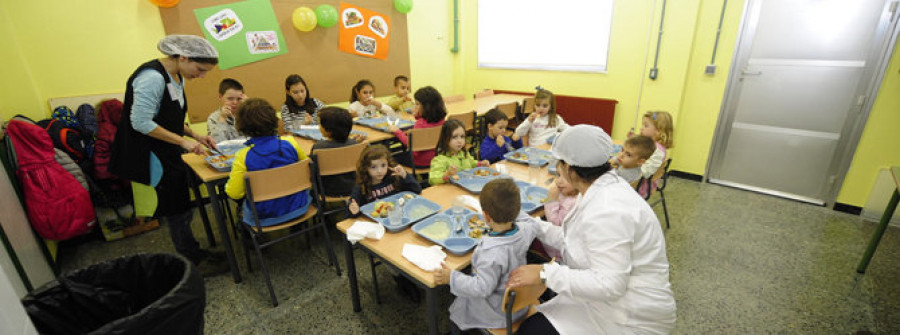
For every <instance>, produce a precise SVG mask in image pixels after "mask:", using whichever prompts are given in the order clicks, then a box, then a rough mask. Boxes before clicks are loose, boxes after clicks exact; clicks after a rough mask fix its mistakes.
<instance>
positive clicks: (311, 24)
mask: <svg viewBox="0 0 900 335" xmlns="http://www.w3.org/2000/svg"><path fill="white" fill-rule="evenodd" d="M291 21H293V22H294V28H297V30H299V31H312V30H313V28H315V27H316V23H318V22H317V20H316V12H314V11H313V10H312V9H310V8H309V7H297V9H294V14H293V15H291Z"/></svg>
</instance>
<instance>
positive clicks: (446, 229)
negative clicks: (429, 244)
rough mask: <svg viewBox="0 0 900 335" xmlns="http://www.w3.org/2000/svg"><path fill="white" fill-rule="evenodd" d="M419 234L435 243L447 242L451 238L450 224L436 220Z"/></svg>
mask: <svg viewBox="0 0 900 335" xmlns="http://www.w3.org/2000/svg"><path fill="white" fill-rule="evenodd" d="M419 233H421V234H422V235H424V236H426V237H428V238H430V239H432V240H435V241H442V240H446V239H447V238H448V237H450V222H447V221H445V220H440V219H439V220H435V221H434V223H432V224H430V225H428V227H425V228H423V229H422V230H420V231H419Z"/></svg>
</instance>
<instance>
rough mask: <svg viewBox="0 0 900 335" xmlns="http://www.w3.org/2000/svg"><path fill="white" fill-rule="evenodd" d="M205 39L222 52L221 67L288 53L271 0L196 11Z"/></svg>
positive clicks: (252, 1) (230, 66) (239, 64)
mask: <svg viewBox="0 0 900 335" xmlns="http://www.w3.org/2000/svg"><path fill="white" fill-rule="evenodd" d="M194 15H195V16H196V17H197V21H198V23H200V26H201V27H202V29H203V34H204V35H206V39H207V40H209V42H210V43H212V45H213V46H214V47H215V48H216V50H218V51H219V68H220V69H222V70H225V69H230V68H233V67H235V66H241V65H244V64H248V63H252V62H257V61H261V60H263V59H266V58H271V57H275V56H278V55H281V54H284V53H287V44H285V42H284V35H283V34H282V33H281V28H280V27H279V26H278V20H277V19H276V18H275V11H274V10H273V9H272V3H270V2H269V0H247V1H241V2H234V3H230V4H227V5H219V6H212V7H206V8H200V9H196V10H194Z"/></svg>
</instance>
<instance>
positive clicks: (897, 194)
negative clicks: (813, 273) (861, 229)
mask: <svg viewBox="0 0 900 335" xmlns="http://www.w3.org/2000/svg"><path fill="white" fill-rule="evenodd" d="M891 175H893V177H894V194H893V195H892V196H891V200H890V201H888V205H887V207H886V208H885V209H884V214H882V215H881V221H879V222H878V227H876V228H875V235H872V240H871V241H869V247H868V248H866V253H865V255H863V258H862V260H860V261H859V266H857V267H856V272H859V273H865V272H866V268H867V267H868V266H869V261H870V260H872V256H873V255H874V254H875V249H877V248H878V244H879V243H880V242H881V237H882V236H884V231H885V229H887V226H888V223H890V222H891V217H893V216H894V211H895V210H896V209H897V203H898V202H900V166H894V167H891Z"/></svg>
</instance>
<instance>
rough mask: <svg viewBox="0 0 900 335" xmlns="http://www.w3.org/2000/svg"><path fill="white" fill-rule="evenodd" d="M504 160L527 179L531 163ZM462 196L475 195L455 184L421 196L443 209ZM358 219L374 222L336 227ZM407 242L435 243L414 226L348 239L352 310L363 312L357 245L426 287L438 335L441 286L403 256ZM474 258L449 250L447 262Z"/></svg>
mask: <svg viewBox="0 0 900 335" xmlns="http://www.w3.org/2000/svg"><path fill="white" fill-rule="evenodd" d="M501 163H503V164H504V165H505V166H506V173H507V174H509V175H510V176H512V177H513V178H515V179H518V180H528V165H524V164H518V163H513V162H503V161H501ZM494 166H495V167H496V164H494ZM548 177H550V175H549V174H547V168H546V167H544V168H541V173H540V175H539V177H538V181H539V182H538V184H539V185H540V186H542V187H548V186H549V184H548V183H547V181H548V180H551V179H549V178H548ZM459 195H473V194H471V193H469V192H468V191H466V190H464V189H462V188H460V187H459V186H456V185H453V184H443V185H437V186H432V187H429V188H426V189H425V190H423V191H422V197H424V198H426V199H429V200H431V201H434V202H436V203H438V204H439V205H441V208H442V209H441V210H444V209H448V208H450V206H451V204H452V200H453V198H455V197H456V196H459ZM473 196H475V197H476V198H477V197H478V196H477V195H473ZM541 214H543V211H538V212H535V213H533V214H532V215H535V216H539V215H541ZM357 220H365V221H370V222H371V221H372V220H370V219H369V218H367V217H365V216H360V217H359V218H352V219H346V220H344V221H341V222H339V223H338V224H337V228H338V230H340V231H341V232H342V233H344V234H346V233H347V230H348V229H350V227H351V226H352V225H353V223H354V222H356V221H357ZM407 243H410V244H417V245H421V246H432V245H435V244H434V243H432V242H431V241H429V240H427V239H425V238H424V237H421V236H419V235H418V234H416V233H414V232H413V231H412V229H404V230H402V231H400V232H396V233H391V232H385V234H384V237H382V238H381V240H377V241H376V240H372V239H363V240H361V241H359V242H357V243H356V245H355V246H354V245H353V244H351V243H350V242H349V241H345V246H346V248H345V258H346V262H347V275H348V277H349V279H350V296H351V299H352V301H353V311H354V312H360V311H362V306H360V302H359V286H358V284H357V278H356V261H355V260H354V258H353V248H354V247H356V248H358V249H361V250H363V251H365V252H368V253H369V254H372V255H374V256H377V257H378V258H381V259H383V260H384V262H382V264H387V265H388V266H390V267H392V268H395V269H397V270H398V272H400V273H401V274H402V275H403V276H405V277H407V278H409V279H410V280H411V281H412V282H413V283H415V284H416V285H417V286H419V287H421V288H422V289H424V290H425V305H426V321H427V323H428V332H429V334H437V333H438V310H437V290H438V288H439V286H438V285H436V284H435V283H434V277H433V274H432V273H431V272H426V271H424V270H422V269H421V268H419V267H418V266H416V265H415V264H413V263H412V262H410V261H409V260H407V259H406V258H404V257H403V255H402V250H403V245H404V244H407ZM471 261H472V253H471V252H470V253H468V254H465V255H463V256H454V255H452V254H449V253H448V254H447V259H446V261H445V262H446V263H447V267H449V268H451V269H453V270H458V271H459V270H462V269H465V268H466V267H467V266H469V264H470V263H471Z"/></svg>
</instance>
